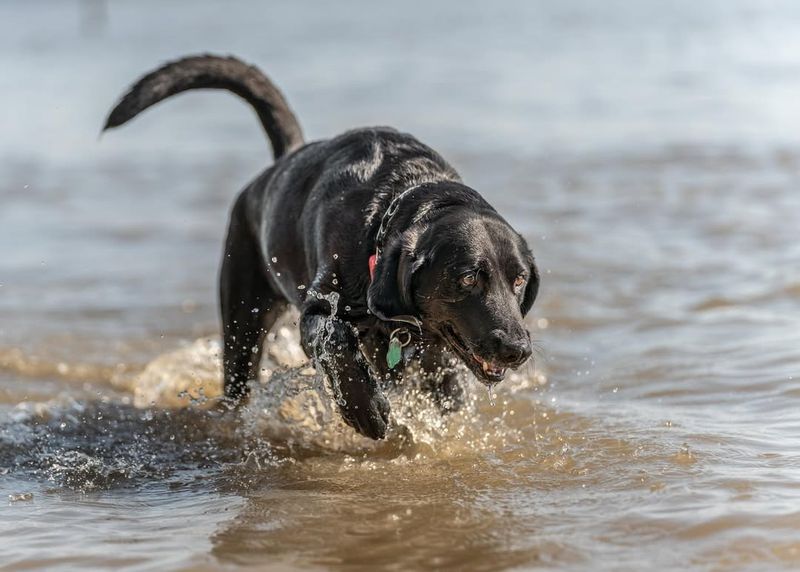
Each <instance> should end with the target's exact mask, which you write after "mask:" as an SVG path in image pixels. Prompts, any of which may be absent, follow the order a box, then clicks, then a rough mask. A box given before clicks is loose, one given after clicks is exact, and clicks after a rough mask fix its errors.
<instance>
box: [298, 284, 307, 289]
mask: <svg viewBox="0 0 800 572" xmlns="http://www.w3.org/2000/svg"><path fill="white" fill-rule="evenodd" d="M297 289H298V290H305V289H306V285H305V284H300V285H299V286H298V287H297Z"/></svg>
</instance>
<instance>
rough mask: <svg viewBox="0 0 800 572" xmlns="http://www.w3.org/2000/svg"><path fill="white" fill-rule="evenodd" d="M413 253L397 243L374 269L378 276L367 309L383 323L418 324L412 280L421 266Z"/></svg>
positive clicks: (369, 289) (386, 251)
mask: <svg viewBox="0 0 800 572" xmlns="http://www.w3.org/2000/svg"><path fill="white" fill-rule="evenodd" d="M421 264H422V261H421V260H418V259H417V258H416V257H415V255H414V253H413V252H409V251H407V249H405V248H404V247H403V244H402V241H400V240H397V241H394V243H392V244H391V245H390V246H389V247H388V248H386V249H384V251H383V252H382V253H381V257H380V258H379V259H378V260H377V263H376V266H375V277H374V278H373V280H372V283H371V284H370V285H369V288H368V289H367V306H368V307H369V310H370V312H372V313H373V314H374V315H375V316H377V317H378V318H380V319H381V320H386V321H396V322H408V323H411V324H414V325H419V319H418V318H417V316H416V314H417V311H416V308H415V307H414V297H413V293H412V292H411V278H412V276H413V274H414V272H415V271H416V270H418V269H419V267H420V266H421Z"/></svg>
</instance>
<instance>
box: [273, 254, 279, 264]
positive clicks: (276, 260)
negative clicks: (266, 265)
mask: <svg viewBox="0 0 800 572" xmlns="http://www.w3.org/2000/svg"><path fill="white" fill-rule="evenodd" d="M276 262H278V257H277V256H273V257H272V263H273V264H275V263H276Z"/></svg>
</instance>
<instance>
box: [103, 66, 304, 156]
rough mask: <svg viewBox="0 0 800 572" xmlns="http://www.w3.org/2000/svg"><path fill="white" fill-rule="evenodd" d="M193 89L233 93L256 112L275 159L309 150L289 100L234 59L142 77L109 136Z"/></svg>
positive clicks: (115, 114) (111, 119) (118, 109)
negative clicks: (140, 116) (225, 90)
mask: <svg viewBox="0 0 800 572" xmlns="http://www.w3.org/2000/svg"><path fill="white" fill-rule="evenodd" d="M190 89H227V90H228V91H232V92H233V93H235V94H236V95H238V96H239V97H241V98H242V99H244V100H245V101H246V102H247V103H249V104H250V105H252V106H253V108H254V109H255V110H256V113H257V114H258V118H259V119H260V120H261V125H263V126H264V131H266V132H267V136H268V137H269V140H270V142H271V143H272V151H273V154H274V155H275V158H276V159H277V158H278V157H280V156H282V155H284V154H286V153H287V152H289V151H292V150H294V149H297V148H298V147H300V146H301V145H302V144H303V132H302V130H301V129H300V124H299V123H298V122H297V118H296V117H295V115H294V113H292V110H291V109H290V108H289V104H288V103H286V99H284V97H283V94H281V92H280V91H279V90H278V88H277V87H275V86H274V85H273V83H272V82H271V81H270V80H269V78H267V76H265V75H264V74H263V73H262V72H261V71H260V70H259V69H258V68H256V67H254V66H250V65H247V64H246V63H244V62H242V61H241V60H238V59H236V58H233V57H219V56H212V55H201V56H191V57H188V58H183V59H180V60H177V61H174V62H170V63H168V64H165V65H163V66H162V67H160V68H158V69H157V70H155V71H152V72H150V73H149V74H147V75H145V76H144V77H142V78H141V79H140V80H139V81H138V82H136V84H135V85H134V86H133V87H131V88H130V90H128V93H126V94H125V95H124V96H123V97H122V99H121V100H120V102H119V103H117V105H116V106H115V107H114V109H112V110H111V114H110V115H109V116H108V119H107V120H106V123H105V126H104V127H103V131H105V130H106V129H111V128H114V127H119V126H120V125H122V124H124V123H126V122H127V121H129V120H131V119H133V118H134V117H136V116H137V115H138V114H139V113H141V112H142V111H144V110H145V109H147V108H148V107H150V106H153V105H155V104H156V103H158V102H159V101H161V100H163V99H166V98H168V97H170V96H173V95H176V94H178V93H181V92H182V91H187V90H190Z"/></svg>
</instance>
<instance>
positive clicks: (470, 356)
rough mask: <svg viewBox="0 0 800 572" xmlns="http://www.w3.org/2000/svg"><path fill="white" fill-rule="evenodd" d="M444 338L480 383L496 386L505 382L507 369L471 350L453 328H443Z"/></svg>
mask: <svg viewBox="0 0 800 572" xmlns="http://www.w3.org/2000/svg"><path fill="white" fill-rule="evenodd" d="M443 333H444V338H445V339H446V340H447V343H449V344H450V347H451V348H452V349H453V351H454V352H455V353H456V354H457V355H458V357H460V358H461V361H463V362H464V364H465V365H466V366H467V367H468V368H469V369H470V371H472V373H474V374H475V377H477V378H478V380H479V381H481V382H482V383H484V384H486V385H494V384H495V383H499V382H501V381H503V378H505V376H506V368H505V367H504V366H501V365H498V364H496V363H493V362H491V361H490V360H488V359H485V358H483V357H481V356H480V355H478V354H477V353H476V352H474V351H473V350H471V349H470V348H469V346H468V345H467V343H466V342H465V341H464V340H463V339H462V338H461V336H459V335H458V334H457V333H456V331H455V329H453V327H452V326H449V325H448V326H445V327H444V328H443Z"/></svg>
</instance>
